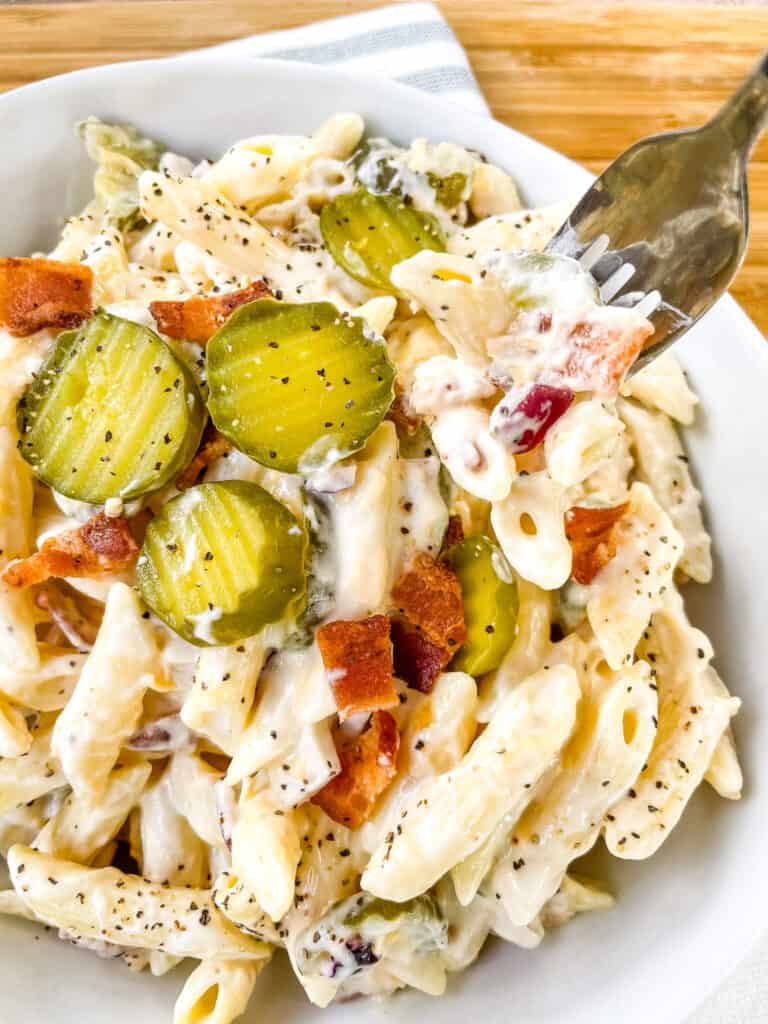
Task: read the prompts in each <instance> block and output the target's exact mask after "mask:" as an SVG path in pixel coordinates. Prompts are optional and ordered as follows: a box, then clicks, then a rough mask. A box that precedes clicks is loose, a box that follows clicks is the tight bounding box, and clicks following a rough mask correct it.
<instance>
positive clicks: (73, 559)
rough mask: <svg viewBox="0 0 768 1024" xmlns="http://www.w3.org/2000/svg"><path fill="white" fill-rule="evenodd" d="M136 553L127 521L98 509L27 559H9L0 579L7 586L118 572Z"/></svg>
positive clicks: (47, 542) (129, 562)
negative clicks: (52, 578)
mask: <svg viewBox="0 0 768 1024" xmlns="http://www.w3.org/2000/svg"><path fill="white" fill-rule="evenodd" d="M138 554H139V546H138V544H137V543H136V541H135V540H134V539H133V536H132V534H131V531H130V528H129V526H128V521H127V520H126V519H123V518H122V517H116V518H110V517H109V516H105V515H104V513H103V512H100V513H99V514H98V515H97V516H94V517H93V519H89V520H88V522H87V523H84V524H83V525H82V526H79V527H78V528H77V529H75V530H64V532H63V533H59V534H57V535H56V536H55V537H51V538H50V539H49V540H47V541H45V543H44V544H43V546H42V547H41V548H40V550H39V551H36V552H35V554H34V555H30V556H29V558H22V559H21V560H20V561H18V562H13V563H12V564H11V565H9V566H8V568H7V569H6V570H5V572H4V573H3V576H2V578H3V580H4V581H5V582H6V583H7V584H8V585H9V586H11V587H30V586H32V584H34V583H42V582H43V581H44V580H47V579H50V578H51V576H101V575H103V574H105V573H112V572H122V570H123V569H127V568H128V566H129V565H131V564H132V563H133V562H134V561H135V560H136V558H137V557H138Z"/></svg>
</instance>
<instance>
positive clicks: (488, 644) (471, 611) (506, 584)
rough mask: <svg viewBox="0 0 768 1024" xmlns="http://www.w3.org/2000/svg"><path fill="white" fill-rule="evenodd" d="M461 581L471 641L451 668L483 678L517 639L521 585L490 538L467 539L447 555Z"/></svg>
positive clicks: (465, 616) (464, 646)
mask: <svg viewBox="0 0 768 1024" xmlns="http://www.w3.org/2000/svg"><path fill="white" fill-rule="evenodd" d="M447 559H448V563H449V564H450V566H451V568H452V569H453V571H454V572H455V573H456V575H457V576H458V577H459V583H460V584H461V593H462V597H463V599H464V620H465V623H466V627H467V639H466V641H465V643H464V645H463V646H462V648H461V650H460V651H459V652H458V654H457V655H456V657H455V658H454V659H453V661H452V662H451V668H452V669H455V670H456V671H458V672H468V673H469V675H471V676H481V675H483V674H484V673H485V672H491V671H492V670H493V669H495V668H498V667H499V665H500V664H501V662H502V660H503V658H504V655H505V654H506V653H507V651H508V650H509V648H510V646H511V644H512V641H513V640H514V639H515V632H516V630H517V610H518V597H517V584H516V583H515V580H514V577H513V575H512V570H511V569H510V568H509V565H508V564H507V561H506V559H505V558H504V555H503V554H502V552H501V551H500V549H499V548H498V547H497V546H496V545H495V544H494V543H493V542H492V541H490V540H489V539H488V538H487V537H467V538H466V539H465V540H462V541H459V543H458V544H455V545H454V546H453V547H452V548H451V549H450V550H449V551H448V554H447Z"/></svg>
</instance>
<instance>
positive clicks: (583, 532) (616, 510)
mask: <svg viewBox="0 0 768 1024" xmlns="http://www.w3.org/2000/svg"><path fill="white" fill-rule="evenodd" d="M628 507H629V505H628V503H627V502H624V503H623V504H622V505H615V506H613V507H611V508H578V507H575V508H571V509H569V510H568V511H567V512H566V514H565V535H566V537H567V538H568V540H569V541H570V545H571V550H572V551H573V569H572V573H571V574H572V576H573V578H574V579H575V580H576V582H577V583H591V582H592V580H593V579H594V578H595V576H596V575H597V574H598V572H600V570H601V569H602V568H603V566H604V565H607V564H608V562H610V560H611V559H612V558H613V556H614V555H615V554H616V548H617V546H618V543H619V530H618V529H617V526H618V523H619V521H620V520H621V517H622V516H623V515H624V513H625V512H626V511H627V508H628Z"/></svg>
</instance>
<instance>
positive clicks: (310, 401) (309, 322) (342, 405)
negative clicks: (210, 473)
mask: <svg viewBox="0 0 768 1024" xmlns="http://www.w3.org/2000/svg"><path fill="white" fill-rule="evenodd" d="M206 354H207V360H208V384H209V388H210V393H209V398H208V408H209V409H210V413H211V417H212V418H213V422H214V423H215V425H216V427H217V429H218V430H219V431H220V432H221V433H222V434H224V436H225V437H227V438H229V440H230V441H231V442H232V444H234V445H235V447H237V448H239V449H240V450H241V451H243V452H245V453H246V455H249V456H250V457H251V458H252V459H256V461H257V462H260V463H262V464H263V465H265V466H270V467H271V468H273V469H279V470H283V471H284V472H287V473H296V472H308V471H310V470H311V469H314V468H317V467H318V466H322V465H325V464H328V463H330V462H334V461H336V460H338V459H341V458H344V457H345V456H347V455H350V454H351V453H352V452H355V451H358V450H359V449H360V448H362V447H363V446H364V444H365V442H366V440H367V438H368V437H369V435H370V434H371V433H372V432H373V431H374V430H375V429H376V427H377V426H378V425H379V423H380V422H381V421H382V419H383V418H384V415H385V413H386V412H387V409H388V408H389V406H390V405H391V403H392V399H393V397H394V392H393V386H394V385H393V382H394V376H395V369H394V367H393V366H392V364H391V363H390V361H389V359H388V358H387V352H386V349H385V347H384V343H383V342H382V341H381V339H379V338H377V337H376V336H375V335H372V334H371V333H370V331H369V330H368V329H367V327H366V326H365V324H364V322H363V321H362V320H361V319H359V318H358V317H350V316H346V315H342V314H341V313H339V311H338V310H337V309H336V307H335V306H333V305H331V303H329V302H308V303H303V304H290V303H285V302H275V301H273V300H271V299H259V301H258V302H252V303H249V304H248V305H247V306H241V307H240V309H238V310H236V311H235V312H234V313H233V314H232V316H231V317H230V318H229V320H228V321H227V322H226V324H225V325H224V326H223V327H222V328H221V330H219V331H217V333H216V334H215V335H214V336H213V338H211V340H210V341H209V342H208V348H207V353H206Z"/></svg>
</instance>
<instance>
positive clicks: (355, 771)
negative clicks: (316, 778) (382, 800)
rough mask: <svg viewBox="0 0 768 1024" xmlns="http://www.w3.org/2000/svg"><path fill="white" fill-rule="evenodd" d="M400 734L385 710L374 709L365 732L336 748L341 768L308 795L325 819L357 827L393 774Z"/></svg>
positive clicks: (392, 777) (364, 820)
mask: <svg viewBox="0 0 768 1024" xmlns="http://www.w3.org/2000/svg"><path fill="white" fill-rule="evenodd" d="M399 749H400V734H399V733H398V731H397V723H396V722H395V720H394V718H393V717H392V715H390V714H389V712H387V711H376V712H374V714H373V715H372V716H371V722H370V725H369V727H368V728H367V729H366V730H365V732H363V733H361V734H360V735H359V736H357V737H356V738H355V739H354V740H353V741H352V742H350V743H348V744H345V745H344V746H343V747H341V748H340V749H339V760H340V761H341V771H340V772H339V774H338V775H336V776H335V777H334V778H333V779H331V781H330V782H329V783H327V784H326V785H325V786H323V788H322V789H321V790H320V791H319V792H318V793H315V795H314V796H313V797H312V803H314V804H317V806H318V807H321V808H322V809H323V810H324V811H325V813H326V814H327V815H328V817H329V818H333V820H334V821H337V822H338V823H339V824H340V825H346V826H347V827H348V828H351V829H356V828H360V826H361V825H362V824H364V823H365V822H366V821H367V820H368V819H369V818H370V816H371V814H372V812H373V809H374V807H375V806H376V802H377V801H378V799H379V797H380V796H381V794H382V793H383V792H384V790H385V789H386V788H387V787H388V786H389V784H390V783H391V782H392V780H393V779H394V777H395V775H396V773H397V752H398V750H399Z"/></svg>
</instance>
